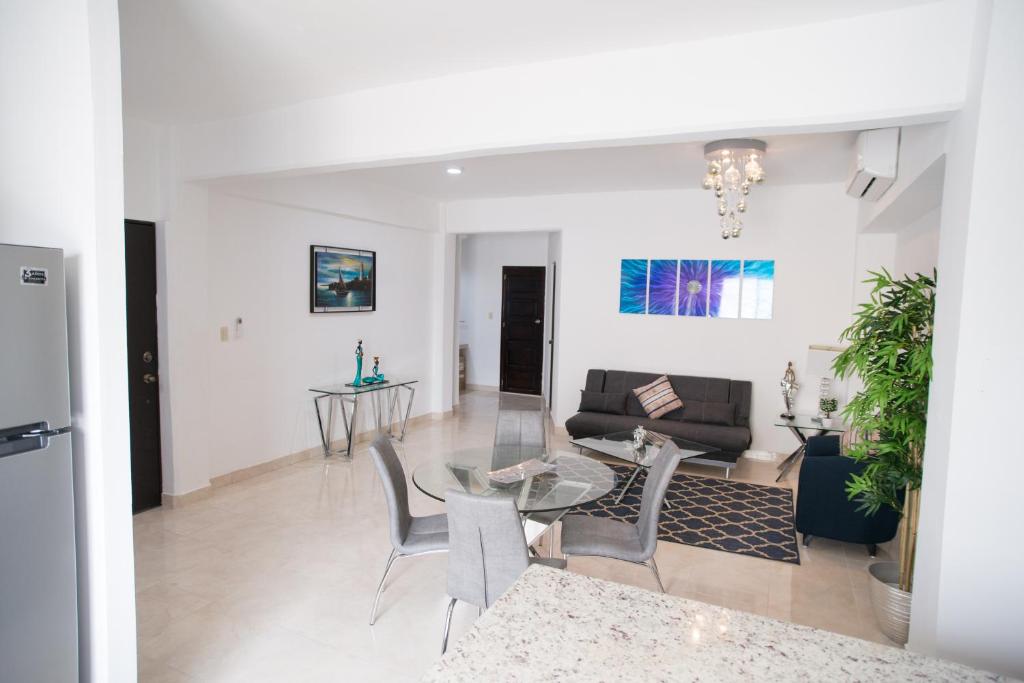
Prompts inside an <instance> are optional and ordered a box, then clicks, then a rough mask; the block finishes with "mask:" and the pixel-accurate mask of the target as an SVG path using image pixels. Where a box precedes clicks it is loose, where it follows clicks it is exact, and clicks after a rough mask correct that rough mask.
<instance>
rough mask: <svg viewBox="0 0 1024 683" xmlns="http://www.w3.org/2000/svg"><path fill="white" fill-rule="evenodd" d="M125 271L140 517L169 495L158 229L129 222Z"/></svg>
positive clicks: (133, 458) (135, 501) (136, 495)
mask: <svg viewBox="0 0 1024 683" xmlns="http://www.w3.org/2000/svg"><path fill="white" fill-rule="evenodd" d="M124 265H125V272H124V275H125V290H126V294H125V317H126V321H125V322H126V327H127V331H128V413H129V419H128V423H129V427H130V430H131V452H132V456H131V461H132V513H133V514H134V513H138V512H142V511H143V510H148V509H150V508H154V507H157V506H159V505H160V504H161V496H162V493H163V473H162V465H161V459H160V458H161V456H160V382H159V379H160V374H159V367H160V364H159V359H158V358H157V328H156V320H157V318H156V315H157V311H156V224H155V223H150V222H147V221H135V220H126V221H125V222H124Z"/></svg>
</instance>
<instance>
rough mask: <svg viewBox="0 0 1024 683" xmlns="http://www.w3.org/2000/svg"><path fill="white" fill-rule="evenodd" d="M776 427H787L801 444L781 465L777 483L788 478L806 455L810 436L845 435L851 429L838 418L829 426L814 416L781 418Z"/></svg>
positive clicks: (833, 419)
mask: <svg viewBox="0 0 1024 683" xmlns="http://www.w3.org/2000/svg"><path fill="white" fill-rule="evenodd" d="M775 426H776V427H786V428H788V429H789V431H791V432H792V433H793V435H794V436H795V437H796V438H797V440H798V441H799V442H800V445H799V446H797V448H796V450H795V451H793V452H792V453H790V454H789V456H788V457H787V458H786V459H785V460H783V461H782V462H780V463H779V466H778V470H779V476H778V477H776V479H775V481H782V478H783V477H784V476H786V473H787V472H789V470H790V469H791V468H792V467H793V465H795V464H796V462H797V460H799V459H800V456H801V455H803V454H804V450H805V449H806V448H807V437H809V436H821V435H822V434H830V433H831V434H843V433H844V432H846V431H847V430H848V429H849V426H847V425H845V424H843V423H842V422H841V421H839V420H837V419H836V418H832V420H831V421H830V422H829V424H824V421H823V420H822V419H821V418H819V417H816V416H814V415H794V416H793V417H788V418H787V417H780V418H779V419H778V420H776V422H775Z"/></svg>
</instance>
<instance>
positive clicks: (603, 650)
mask: <svg viewBox="0 0 1024 683" xmlns="http://www.w3.org/2000/svg"><path fill="white" fill-rule="evenodd" d="M423 680H424V681H467V682H469V681H473V682H474V683H476V682H478V681H488V682H491V681H542V680H543V681H551V680H557V681H588V682H589V681H618V680H631V681H673V682H677V681H696V680H706V681H730V680H775V681H792V680H808V681H810V680H813V681H824V680H829V681H836V680H844V681H845V680H854V681H886V682H888V681H910V680H915V681H1000V680H1006V679H1003V678H1001V677H999V676H996V675H994V674H989V673H986V672H983V671H977V670H975V669H971V668H968V667H966V666H962V665H960V664H954V663H952V662H947V661H944V660H939V659H934V658H931V657H926V656H924V655H919V654H914V653H912V652H907V651H906V650H902V649H897V648H894V647H888V646H886V645H880V644H878V643H870V642H868V641H865V640H859V639H857V638H850V637H847V636H841V635H838V634H836V633H830V632H828V631H822V630H820V629H816V628H810V627H808V626H800V625H797V624H790V623H786V622H782V621H777V620H775V619H769V618H767V617H761V616H758V615H755V614H748V613H746V612H739V611H737V610H733V609H727V608H725V607H717V606H714V605H708V604H705V603H702V602H696V601H694V600H686V599H683V598H678V597H674V596H671V595H662V594H660V593H652V592H650V591H647V590H643V589H641V588H636V587H634V586H626V585H622V584H618V583H612V582H609V581H603V580H601V579H594V578H591V577H587V576H582V575H579V574H573V573H571V572H567V571H561V570H557V569H551V568H548V567H542V566H532V567H530V568H529V569H528V570H527V571H526V573H525V574H523V576H522V577H520V578H519V580H518V581H516V583H515V584H513V586H512V587H511V588H510V589H509V591H508V592H507V593H506V594H505V595H504V596H502V598H501V599H500V600H498V601H497V602H496V603H495V604H494V605H493V606H492V607H491V608H490V609H489V610H487V611H486V612H485V613H484V614H483V616H481V617H480V618H479V619H477V621H476V623H475V624H474V625H473V628H472V629H471V630H470V631H469V632H468V633H467V634H466V635H464V636H463V637H461V638H460V639H459V640H458V641H456V642H454V643H452V644H450V645H449V649H448V653H447V654H446V655H445V656H444V657H442V658H441V660H440V661H439V662H438V663H437V664H436V665H435V666H434V667H433V668H432V669H431V670H430V671H429V672H427V674H426V676H425V677H424V679H423Z"/></svg>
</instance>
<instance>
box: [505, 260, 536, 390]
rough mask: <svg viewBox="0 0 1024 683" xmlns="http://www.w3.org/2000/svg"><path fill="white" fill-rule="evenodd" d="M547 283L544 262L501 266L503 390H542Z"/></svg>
mask: <svg viewBox="0 0 1024 683" xmlns="http://www.w3.org/2000/svg"><path fill="white" fill-rule="evenodd" d="M544 287H545V268H544V266H503V267H502V269H501V370H500V381H501V385H500V388H501V391H508V392H513V393H517V394H536V395H540V393H541V388H542V384H543V377H544Z"/></svg>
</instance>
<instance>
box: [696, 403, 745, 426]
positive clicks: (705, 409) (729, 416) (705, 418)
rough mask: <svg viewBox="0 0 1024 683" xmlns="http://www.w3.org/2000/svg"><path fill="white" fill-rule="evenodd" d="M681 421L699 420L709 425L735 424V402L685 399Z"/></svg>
mask: <svg viewBox="0 0 1024 683" xmlns="http://www.w3.org/2000/svg"><path fill="white" fill-rule="evenodd" d="M683 422H700V423H701V424H709V425H725V426H728V427H731V426H733V425H734V424H736V404H735V403H720V402H718V401H687V402H686V405H684V406H683Z"/></svg>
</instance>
